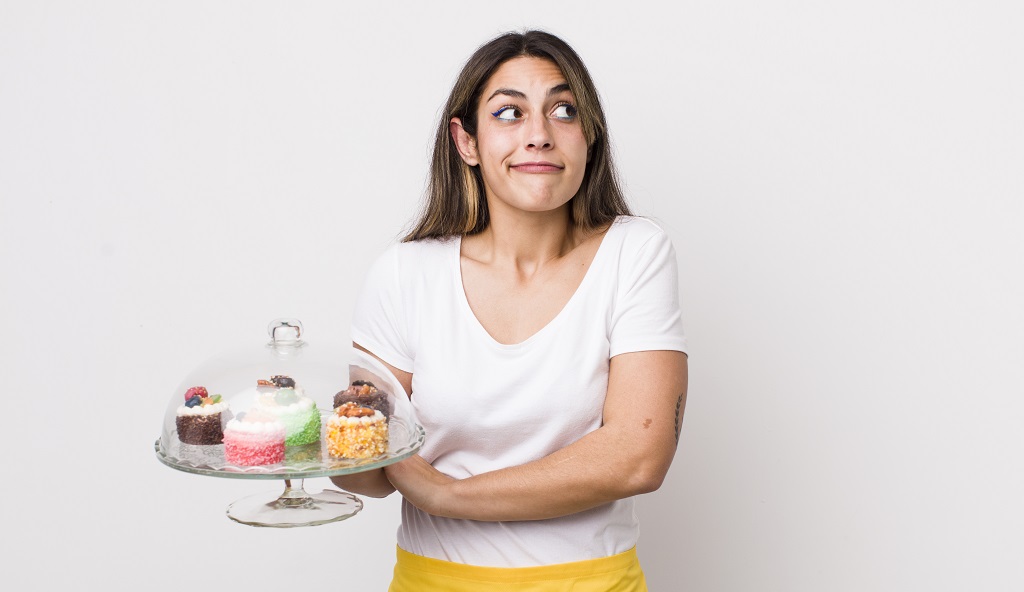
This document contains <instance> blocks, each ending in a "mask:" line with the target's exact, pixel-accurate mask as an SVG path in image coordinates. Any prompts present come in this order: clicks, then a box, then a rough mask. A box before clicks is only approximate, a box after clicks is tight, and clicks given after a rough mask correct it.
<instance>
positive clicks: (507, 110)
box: [491, 105, 523, 121]
mask: <svg viewBox="0 0 1024 592" xmlns="http://www.w3.org/2000/svg"><path fill="white" fill-rule="evenodd" d="M491 115H493V116H494V117H495V119H497V120H498V121H515V120H517V119H519V118H520V117H522V116H523V112H522V111H520V110H519V109H517V108H516V107H513V106H511V105H507V106H505V107H502V108H501V109H498V110H497V111H495V112H494V113H491Z"/></svg>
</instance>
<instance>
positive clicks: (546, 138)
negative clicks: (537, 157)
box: [526, 117, 552, 150]
mask: <svg viewBox="0 0 1024 592" xmlns="http://www.w3.org/2000/svg"><path fill="white" fill-rule="evenodd" d="M551 145H552V137H551V128H550V127H549V122H548V120H547V118H546V117H531V118H529V119H527V122H526V147H527V148H538V149H542V150H545V149H548V148H551Z"/></svg>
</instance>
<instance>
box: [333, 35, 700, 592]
mask: <svg viewBox="0 0 1024 592" xmlns="http://www.w3.org/2000/svg"><path fill="white" fill-rule="evenodd" d="M629 214H630V212H629V209H628V207H627V205H626V203H625V200H624V199H623V197H622V195H621V192H620V189H619V186H618V183H617V181H616V178H615V174H614V168H613V166H612V159H611V152H610V149H609V145H608V139H607V132H606V126H605V118H604V114H603V112H602V109H601V106H600V103H599V101H598V96H597V93H596V90H595V88H594V85H593V82H592V81H591V79H590V76H589V74H588V73H587V70H586V68H585V67H584V65H583V63H582V61H581V60H580V59H579V57H578V56H577V55H576V53H575V52H574V51H573V50H572V49H571V48H570V47H569V46H568V45H567V44H566V43H565V42H564V41H562V40H561V39H559V38H557V37H555V36H552V35H550V34H547V33H544V32H539V31H530V32H527V33H524V34H518V33H509V34H505V35H502V36H500V37H498V38H496V39H494V40H492V41H491V42H489V43H487V44H485V45H484V46H482V47H481V48H480V49H478V50H477V52H476V53H475V54H474V55H473V56H472V57H471V58H470V60H469V61H468V62H467V64H466V65H465V67H464V69H463V70H462V73H461V74H460V76H459V78H458V80H457V81H456V83H455V86H454V88H453V89H452V92H451V95H450V97H449V100H448V103H447V105H446V107H445V112H444V115H443V117H442V121H441V125H440V127H439V129H438V133H437V138H436V142H435V148H434V156H433V166H432V172H431V183H430V188H429V190H428V195H427V201H426V207H425V210H424V212H423V214H422V216H421V218H420V220H419V222H418V224H417V225H416V227H415V228H414V229H413V230H412V232H411V233H410V234H409V235H408V236H406V237H405V239H404V241H403V242H402V243H401V244H399V245H396V246H394V247H392V248H391V249H389V250H388V251H387V252H386V253H385V254H384V255H383V256H382V257H381V258H380V259H379V260H378V261H377V262H376V264H375V265H374V267H373V268H372V270H371V272H370V275H369V277H368V279H367V281H366V288H365V290H364V292H363V294H362V295H361V296H360V299H359V301H358V304H357V309H356V313H355V320H354V323H353V329H352V335H353V340H354V341H355V346H356V347H359V348H360V349H363V350H365V351H367V352H369V353H370V354H372V355H374V356H375V357H377V358H378V359H380V360H381V361H382V362H383V363H384V364H385V365H387V366H388V368H389V369H390V370H391V371H392V372H393V373H394V374H395V376H396V377H397V378H398V379H399V381H400V382H401V383H402V385H403V386H404V387H405V389H406V392H408V393H411V395H410V396H411V400H412V403H413V406H414V408H415V409H416V412H417V418H418V420H419V421H420V423H421V424H423V425H424V427H425V428H426V433H427V437H426V441H425V443H424V446H423V448H422V449H421V450H420V453H419V455H417V456H413V457H411V458H409V459H407V460H405V461H402V462H400V463H397V464H394V465H390V466H388V467H386V468H385V469H383V470H378V471H375V472H368V473H361V474H357V475H353V476H347V477H343V478H336V479H335V482H336V483H337V484H338V485H339V486H341V487H343V488H345V489H348V490H350V491H354V492H356V493H361V494H364V495H370V496H384V495H387V494H389V493H391V492H392V491H394V490H395V489H397V490H398V491H399V492H400V493H401V494H402V496H403V497H404V501H403V510H402V526H401V528H400V530H399V533H398V546H399V549H398V563H397V565H396V568H395V577H394V580H393V582H392V587H391V590H393V591H405V590H415V591H417V592H422V591H424V590H446V591H458V590H463V589H465V590H474V591H479V590H506V589H507V590H517V591H521V590H569V589H571V590H575V591H577V592H578V591H580V590H602V591H603V590H628V591H634V590H646V586H645V584H644V579H643V573H642V572H641V570H640V567H639V564H638V562H637V560H636V553H635V545H636V542H637V536H638V533H637V523H636V517H635V514H634V512H633V496H635V495H637V494H640V493H645V492H649V491H653V490H655V489H657V488H658V487H659V486H660V484H661V482H662V480H663V479H664V477H665V474H666V472H667V471H668V468H669V465H670V463H671V461H672V457H673V454H674V452H675V449H676V445H677V443H678V438H679V429H680V426H681V423H682V415H683V407H684V405H685V398H686V395H685V393H686V376H687V375H686V368H687V366H686V354H685V353H684V352H685V347H686V343H685V338H684V336H683V331H682V327H681V322H680V312H679V306H678V297H677V278H676V270H675V254H674V251H673V249H672V246H671V244H670V242H669V240H668V239H667V237H666V236H665V234H664V233H663V232H662V231H661V229H659V228H658V227H657V226H656V225H654V224H653V223H651V222H650V221H647V220H645V219H642V218H635V217H632V216H630V215H629Z"/></svg>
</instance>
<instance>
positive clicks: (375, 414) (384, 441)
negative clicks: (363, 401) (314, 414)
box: [326, 403, 388, 458]
mask: <svg viewBox="0 0 1024 592" xmlns="http://www.w3.org/2000/svg"><path fill="white" fill-rule="evenodd" d="M326 423H327V452H328V453H330V455H331V456H333V457H336V458H373V457H375V456H380V455H382V454H384V453H385V452H387V451H388V420H387V418H385V417H384V414H383V413H381V412H380V411H377V410H375V409H370V408H368V407H363V406H361V405H358V404H356V403H345V404H343V405H340V406H339V407H337V408H336V409H335V410H334V415H333V416H331V418H330V419H328V420H327V422H326Z"/></svg>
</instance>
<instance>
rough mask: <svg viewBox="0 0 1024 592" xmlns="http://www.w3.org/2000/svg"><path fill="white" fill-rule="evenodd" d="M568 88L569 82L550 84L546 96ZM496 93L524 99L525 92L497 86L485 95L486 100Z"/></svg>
mask: <svg viewBox="0 0 1024 592" xmlns="http://www.w3.org/2000/svg"><path fill="white" fill-rule="evenodd" d="M568 90H569V83H568V82H563V83H562V84H556V85H555V86H552V87H551V89H550V90H548V96H549V97H550V96H551V95H557V94H558V93H562V92H567V91H568ZM498 95H505V96H506V97H512V98H513V99H525V98H526V93H524V92H523V91H519V90H516V89H514V88H499V89H497V90H495V91H494V92H492V93H491V96H489V97H487V100H488V101H490V100H491V99H493V98H494V97H496V96H498Z"/></svg>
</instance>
